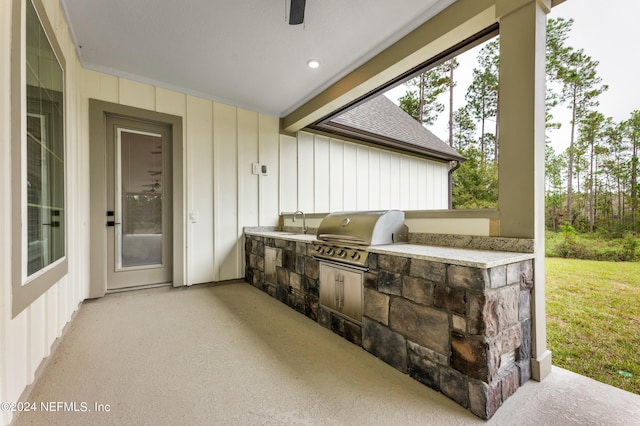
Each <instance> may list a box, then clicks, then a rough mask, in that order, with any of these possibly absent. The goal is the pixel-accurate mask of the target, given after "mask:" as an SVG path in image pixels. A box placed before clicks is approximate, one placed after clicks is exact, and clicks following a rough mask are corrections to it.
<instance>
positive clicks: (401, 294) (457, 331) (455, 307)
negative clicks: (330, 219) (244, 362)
mask: <svg viewBox="0 0 640 426" xmlns="http://www.w3.org/2000/svg"><path fill="white" fill-rule="evenodd" d="M278 234H279V233H277V232H260V231H250V230H247V232H246V236H245V238H246V239H245V256H246V280H247V282H249V283H250V284H252V285H254V286H256V287H258V288H260V289H262V290H264V291H266V292H268V293H269V294H271V295H272V296H274V297H276V298H278V299H279V300H280V301H282V302H283V303H286V304H288V305H289V306H291V307H292V308H294V309H296V310H297V311H299V312H301V313H303V314H304V315H306V316H307V317H309V318H311V319H313V320H314V321H317V322H319V323H320V324H321V325H323V326H324V327H326V328H329V329H331V330H333V331H334V332H336V333H338V334H340V335H341V336H343V337H344V338H346V339H348V340H349V341H351V342H353V343H355V344H357V345H360V346H362V347H363V348H364V349H365V350H367V351H368V352H370V353H372V354H374V355H375V356H377V357H379V358H380V359H382V360H383V361H385V362H386V363H388V364H390V365H392V366H393V367H395V368H396V369H398V370H399V371H401V372H403V373H407V374H409V375H410V376H411V377H413V378H414V379H416V380H418V381H420V382H421V383H423V384H425V385H427V386H429V387H430V388H433V389H435V390H437V391H440V392H442V393H443V394H445V395H446V396H448V397H449V398H451V399H453V400H454V401H456V402H457V403H458V404H460V405H461V406H463V407H465V408H468V409H469V410H470V411H471V412H473V413H474V414H475V415H476V416H478V417H481V418H483V419H488V418H491V416H493V414H494V413H495V412H496V410H497V409H498V408H499V407H500V405H501V404H502V402H503V401H505V400H506V399H507V398H508V397H509V396H511V395H512V394H513V393H514V392H515V391H516V390H517V389H518V387H520V386H521V385H522V384H523V383H524V382H526V381H527V380H529V379H530V377H531V367H530V361H531V359H530V358H531V289H532V286H533V262H532V258H533V254H527V253H512V252H504V251H489V250H470V249H461V248H450V247H437V246H423V245H416V244H401V245H393V246H377V247H370V248H369V249H368V250H369V251H370V255H369V261H368V271H367V272H365V274H364V283H363V285H364V290H363V291H364V295H363V301H364V306H363V318H362V323H361V324H358V323H356V322H352V321H350V320H348V319H345V318H343V317H340V316H338V315H335V314H334V313H332V312H330V311H328V310H325V309H324V308H323V307H322V306H321V305H319V303H318V261H317V260H316V259H315V258H313V257H312V255H311V253H312V250H311V248H312V244H311V239H309V238H308V236H304V237H305V238H304V239H302V238H300V239H299V238H297V236H295V235H284V234H283V235H278ZM300 237H302V236H300ZM265 247H271V248H274V249H275V250H276V251H277V256H276V277H277V279H276V281H277V282H276V283H268V282H266V281H265V273H264V269H265V267H264V265H265V260H264V252H265Z"/></svg>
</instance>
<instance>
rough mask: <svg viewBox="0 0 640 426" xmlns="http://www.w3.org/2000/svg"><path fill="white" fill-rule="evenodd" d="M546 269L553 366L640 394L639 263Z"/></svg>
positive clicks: (551, 264)
mask: <svg viewBox="0 0 640 426" xmlns="http://www.w3.org/2000/svg"><path fill="white" fill-rule="evenodd" d="M545 265H546V283H547V284H546V285H547V289H546V299H547V338H548V345H549V349H550V350H551V351H552V353H553V364H554V365H557V366H559V367H562V368H565V369H567V370H570V371H574V372H576V373H579V374H582V375H584V376H587V377H591V378H593V379H595V380H599V381H601V382H604V383H608V384H610V385H612V386H615V387H618V388H621V389H624V390H627V391H629V392H633V393H636V394H639V395H640V262H599V261H591V260H576V259H559V258H547V259H546V262H545ZM630 375H631V377H628V376H630Z"/></svg>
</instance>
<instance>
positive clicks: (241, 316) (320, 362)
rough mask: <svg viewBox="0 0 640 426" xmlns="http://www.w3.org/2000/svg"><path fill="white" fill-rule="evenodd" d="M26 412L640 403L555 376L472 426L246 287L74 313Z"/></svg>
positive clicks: (312, 414)
mask: <svg viewBox="0 0 640 426" xmlns="http://www.w3.org/2000/svg"><path fill="white" fill-rule="evenodd" d="M26 399H27V400H28V401H30V402H35V403H36V404H37V405H38V409H37V410H36V411H33V412H23V413H22V414H21V415H20V416H19V417H18V418H17V419H16V420H15V421H14V424H17V425H26V424H48V425H52V424H65V425H75V424H77V425H80V424H92V425H99V424H139V425H143V424H149V425H152V424H153V425H157V424H225V425H245V424H253V425H255V424H259V425H263V424H266V425H288V424H311V425H314V424H318V425H319V424H322V425H326V424H330V425H331V424H332V425H343V424H344V425H353V424H359V425H390V424H403V425H406V424H416V425H429V424H435V425H474V424H490V425H637V424H640V396H638V395H635V394H632V393H629V392H625V391H622V390H620V389H617V388H614V387H611V386H608V385H605V384H602V383H599V382H596V381H594V380H591V379H589V378H586V377H583V376H580V375H577V374H574V373H571V372H569V371H566V370H563V369H560V368H555V367H554V369H553V371H552V373H551V375H550V376H549V377H547V378H546V379H545V380H544V381H543V382H541V383H538V382H534V381H529V382H528V383H526V384H525V385H524V386H523V387H522V388H520V389H519V390H518V391H517V392H516V394H515V395H513V396H512V397H511V398H509V399H508V400H507V401H506V402H505V403H504V404H503V406H502V407H501V408H500V409H499V410H498V412H497V413H496V414H495V416H494V417H493V418H492V419H491V420H489V421H483V420H480V419H478V418H477V417H475V416H474V415H473V414H471V413H470V412H469V411H467V410H465V409H464V408H462V407H460V406H458V405H457V404H455V403H454V402H453V401H451V400H449V399H448V398H446V397H445V396H444V395H442V394H440V393H438V392H435V391H433V390H431V389H429V388H427V387H425V386H423V385H421V384H420V383H418V382H416V381H414V380H413V379H411V378H410V377H408V376H407V375H404V374H402V373H400V372H398V371H397V370H395V369H394V368H392V367H390V366H389V365H387V364H385V363H384V362H382V361H380V360H379V359H377V358H375V357H374V356H372V355H371V354H369V353H367V352H366V351H364V350H363V349H361V348H359V347H357V346H355V345H353V344H351V343H349V342H347V341H346V340H344V339H342V338H340V337H339V336H337V335H335V334H333V333H331V332H330V331H328V330H326V329H324V328H322V327H321V326H319V325H318V324H316V323H314V322H313V321H311V320H310V319H308V318H307V317H305V316H303V315H301V314H299V313H297V312H295V311H293V310H292V309H290V308H288V307H287V306H285V305H283V304H282V303H280V302H279V301H277V300H275V299H273V298H271V297H269V296H268V295H266V294H265V293H262V292H260V291H259V290H257V289H255V288H253V287H251V286H249V285H247V284H245V283H242V282H229V283H224V284H219V285H199V286H193V287H190V288H180V289H172V288H169V287H163V288H155V289H146V290H138V291H132V292H124V293H115V294H110V295H108V296H106V297H104V298H102V299H97V300H92V301H86V302H84V303H83V304H82V306H81V308H80V309H79V311H78V313H77V315H76V316H75V318H74V319H73V321H72V322H71V324H70V325H69V326H68V327H67V330H66V332H65V334H64V335H63V337H62V339H61V340H60V342H59V344H58V346H57V349H56V350H55V352H54V353H53V354H52V356H51V357H50V359H48V360H47V364H46V366H45V368H43V370H42V372H41V373H40V377H39V378H38V380H37V382H36V383H35V384H34V385H33V386H32V388H31V389H29V390H28V392H27V396H26ZM42 402H44V403H45V404H44V406H46V407H52V406H53V407H57V409H58V410H57V411H51V410H50V411H48V412H47V411H46V410H43V409H41V407H42V405H41V403H42ZM52 402H53V403H54V404H53V405H52V404H51V403H52ZM57 403H66V404H67V405H66V407H65V406H64V404H63V405H60V404H57ZM72 408H73V409H74V410H72ZM85 409H86V410H85Z"/></svg>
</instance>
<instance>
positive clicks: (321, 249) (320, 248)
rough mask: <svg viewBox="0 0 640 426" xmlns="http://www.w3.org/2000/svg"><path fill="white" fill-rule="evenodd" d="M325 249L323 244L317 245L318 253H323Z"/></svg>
mask: <svg viewBox="0 0 640 426" xmlns="http://www.w3.org/2000/svg"><path fill="white" fill-rule="evenodd" d="M323 251H324V248H323V247H322V246H316V252H317V253H322V252H323Z"/></svg>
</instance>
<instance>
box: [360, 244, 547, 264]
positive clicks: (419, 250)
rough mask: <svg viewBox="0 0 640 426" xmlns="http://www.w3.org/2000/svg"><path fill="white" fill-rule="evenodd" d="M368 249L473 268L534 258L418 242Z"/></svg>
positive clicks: (531, 256) (379, 252) (524, 254)
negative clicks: (420, 243) (427, 244)
mask: <svg viewBox="0 0 640 426" xmlns="http://www.w3.org/2000/svg"><path fill="white" fill-rule="evenodd" d="M368 251H369V252H371V253H378V254H390V255H394V256H404V257H411V258H412V259H423V260H431V261H434V262H442V263H450V264H452V265H460V266H469V267H472V268H493V267H496V266H502V265H508V264H510V263H517V262H522V261H523V260H529V259H533V258H534V257H535V255H534V254H533V253H513V252H507V251H493V250H478V249H464V248H457V247H442V246H426V245H418V244H390V245H384V246H374V247H369V248H368Z"/></svg>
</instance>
